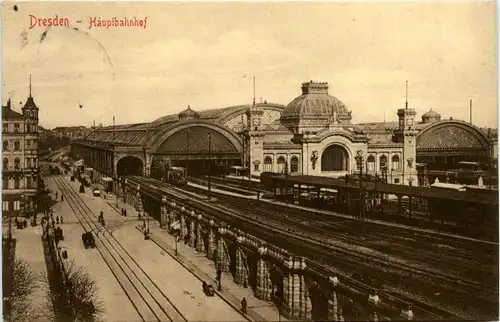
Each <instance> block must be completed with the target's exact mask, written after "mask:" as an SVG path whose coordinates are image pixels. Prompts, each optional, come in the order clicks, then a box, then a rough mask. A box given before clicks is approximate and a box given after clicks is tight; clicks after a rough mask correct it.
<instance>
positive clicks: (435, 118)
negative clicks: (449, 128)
mask: <svg viewBox="0 0 500 322" xmlns="http://www.w3.org/2000/svg"><path fill="white" fill-rule="evenodd" d="M439 121H441V115H440V114H439V113H437V112H435V111H433V110H432V108H431V109H430V111H429V112H427V113H424V114H423V115H422V123H434V122H439Z"/></svg>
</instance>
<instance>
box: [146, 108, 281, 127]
mask: <svg viewBox="0 0 500 322" xmlns="http://www.w3.org/2000/svg"><path fill="white" fill-rule="evenodd" d="M255 105H256V106H261V107H279V108H284V106H283V105H280V104H276V103H268V102H264V103H257V104H255ZM250 107H251V105H250V104H244V105H234V106H229V107H223V108H215V109H210V110H201V111H197V113H198V115H199V118H200V119H213V120H218V121H220V122H223V121H224V120H225V119H227V118H228V117H230V116H231V115H235V114H238V113H241V112H243V111H246V110H247V109H249V108H250ZM178 120H179V114H169V115H165V116H162V117H160V118H158V119H156V120H154V121H153V122H151V126H152V127H159V126H162V125H165V124H168V123H172V122H176V121H178Z"/></svg>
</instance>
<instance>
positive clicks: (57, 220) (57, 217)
mask: <svg viewBox="0 0 500 322" xmlns="http://www.w3.org/2000/svg"><path fill="white" fill-rule="evenodd" d="M56 224H58V225H59V216H56Z"/></svg>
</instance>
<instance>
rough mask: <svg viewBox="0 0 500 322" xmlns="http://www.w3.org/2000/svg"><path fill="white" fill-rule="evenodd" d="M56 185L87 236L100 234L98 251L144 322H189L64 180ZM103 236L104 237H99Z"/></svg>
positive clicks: (97, 243) (55, 179) (97, 241)
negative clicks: (88, 233) (89, 233)
mask: <svg viewBox="0 0 500 322" xmlns="http://www.w3.org/2000/svg"><path fill="white" fill-rule="evenodd" d="M54 181H55V182H56V184H57V186H58V187H59V189H60V191H61V193H62V194H63V195H64V196H65V199H66V201H67V202H68V204H69V206H70V207H71V209H72V210H73V212H74V213H75V216H76V217H77V219H78V221H79V222H80V224H81V225H82V227H83V228H84V230H85V231H86V232H89V231H90V232H92V231H95V230H97V231H98V232H97V233H96V237H97V238H96V248H97V250H98V251H99V253H100V255H101V256H102V258H103V260H104V261H105V263H106V264H107V265H108V267H109V268H110V270H111V272H112V273H113V275H114V276H115V278H116V280H117V281H118V283H119V284H120V286H121V288H122V289H123V290H124V292H125V294H126V295H127V297H128V298H129V300H130V302H131V303H132V305H133V306H134V308H135V310H136V311H137V313H138V314H139V316H140V317H141V319H142V321H144V322H151V321H158V322H163V321H186V322H187V319H186V318H185V316H184V315H183V314H182V313H181V312H180V311H179V310H178V309H177V308H176V307H175V305H174V304H173V303H172V302H171V301H170V299H169V298H168V297H167V296H166V295H165V294H164V293H163V292H162V291H161V289H160V288H159V287H158V285H157V284H156V283H155V282H154V281H153V280H152V279H151V278H150V277H149V275H148V274H147V273H146V272H145V271H144V270H143V269H142V268H141V266H140V265H139V264H138V263H137V262H136V260H135V259H134V258H133V257H132V256H131V255H130V253H129V252H127V250H126V249H125V248H124V247H123V246H122V245H121V244H120V242H118V240H117V239H116V238H115V237H114V236H113V235H112V234H111V232H110V231H109V230H108V229H107V228H105V227H101V226H100V224H98V223H97V222H96V219H97V216H96V214H94V212H93V211H92V210H91V209H90V208H89V207H88V206H87V204H86V203H85V202H84V201H83V199H82V198H81V197H80V196H79V195H78V193H77V192H76V191H75V190H74V189H73V187H71V185H70V184H69V183H68V182H66V181H65V180H64V178H62V177H61V176H55V177H54ZM99 232H100V233H101V234H99Z"/></svg>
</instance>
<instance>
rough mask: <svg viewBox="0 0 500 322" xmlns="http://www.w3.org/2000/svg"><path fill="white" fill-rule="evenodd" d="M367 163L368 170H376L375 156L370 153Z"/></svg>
mask: <svg viewBox="0 0 500 322" xmlns="http://www.w3.org/2000/svg"><path fill="white" fill-rule="evenodd" d="M366 165H367V170H368V172H375V157H374V156H373V155H370V156H369V157H368V159H366Z"/></svg>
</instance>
